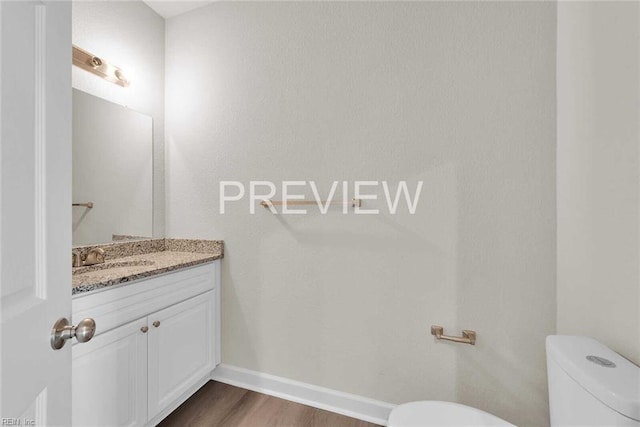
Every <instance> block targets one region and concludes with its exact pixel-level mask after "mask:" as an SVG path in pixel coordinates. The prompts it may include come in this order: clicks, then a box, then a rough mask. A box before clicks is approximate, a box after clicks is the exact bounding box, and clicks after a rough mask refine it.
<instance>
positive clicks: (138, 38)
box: [72, 1, 165, 237]
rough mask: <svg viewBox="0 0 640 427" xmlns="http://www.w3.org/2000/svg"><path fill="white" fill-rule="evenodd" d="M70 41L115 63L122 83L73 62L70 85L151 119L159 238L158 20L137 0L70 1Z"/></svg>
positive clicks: (160, 69)
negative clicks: (126, 81) (125, 79)
mask: <svg viewBox="0 0 640 427" xmlns="http://www.w3.org/2000/svg"><path fill="white" fill-rule="evenodd" d="M72 18H73V28H72V38H73V44H74V45H76V46H78V47H80V48H82V49H85V50H88V51H89V52H91V53H93V54H95V55H99V56H103V57H104V58H106V59H107V60H108V61H110V62H112V63H113V64H115V65H117V66H119V67H121V68H122V69H123V71H124V72H125V75H126V76H127V77H128V78H129V79H130V80H131V86H129V87H127V88H122V87H120V86H118V85H115V84H113V83H109V82H107V81H106V80H103V79H100V78H99V77H97V76H95V75H93V74H91V73H88V72H86V71H84V70H81V69H80V68H78V67H73V73H72V79H73V81H72V83H73V87H74V88H76V89H79V90H82V91H84V92H87V93H90V94H91V95H95V96H97V97H100V98H103V99H106V100H107V101H111V102H115V103H116V104H120V105H124V106H127V107H129V108H131V109H133V110H135V111H138V112H140V113H143V114H147V115H149V116H151V117H152V118H153V153H152V154H151V153H150V155H153V235H154V236H155V237H164V224H165V217H164V207H165V201H164V195H165V189H164V176H165V173H164V163H165V159H164V128H165V126H164V62H165V61H164V45H165V43H164V19H163V18H162V17H160V16H159V15H158V14H156V13H155V12H154V11H153V10H152V9H151V8H149V6H147V5H146V4H144V3H143V2H141V1H74V2H73V7H72Z"/></svg>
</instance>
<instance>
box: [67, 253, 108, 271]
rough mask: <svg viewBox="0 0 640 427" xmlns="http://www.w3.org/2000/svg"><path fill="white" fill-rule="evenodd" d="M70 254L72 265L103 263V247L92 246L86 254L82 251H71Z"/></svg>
mask: <svg viewBox="0 0 640 427" xmlns="http://www.w3.org/2000/svg"><path fill="white" fill-rule="evenodd" d="M71 254H72V257H73V261H72V265H73V266H74V267H82V266H86V265H94V264H103V263H104V249H102V248H93V249H91V250H90V251H89V252H88V253H86V254H83V253H82V251H73V252H71Z"/></svg>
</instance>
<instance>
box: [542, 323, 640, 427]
mask: <svg viewBox="0 0 640 427" xmlns="http://www.w3.org/2000/svg"><path fill="white" fill-rule="evenodd" d="M546 347H547V376H548V380H549V411H550V415H551V426H552V427H555V426H599V427H601V426H634V427H638V426H640V367H638V366H636V365H634V364H633V363H631V362H630V361H628V360H627V359H625V358H624V357H622V356H620V355H619V354H618V353H616V352H614V351H613V350H611V349H609V348H608V347H605V346H604V345H603V344H601V343H599V342H598V341H596V340H594V339H592V338H587V337H574V336H563V335H551V336H548V337H547V343H546Z"/></svg>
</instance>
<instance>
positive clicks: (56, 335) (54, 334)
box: [51, 317, 96, 350]
mask: <svg viewBox="0 0 640 427" xmlns="http://www.w3.org/2000/svg"><path fill="white" fill-rule="evenodd" d="M95 333H96V321H95V320H93V319H91V318H87V319H82V320H81V321H80V323H78V325H77V326H73V325H70V324H69V321H68V320H67V319H66V318H64V317H61V318H60V319H58V320H57V321H56V323H54V324H53V329H51V348H53V349H54V350H60V349H61V348H62V347H64V344H65V343H66V342H67V340H68V339H71V338H73V337H76V339H77V340H78V342H87V341H89V340H90V339H91V338H93V334H95Z"/></svg>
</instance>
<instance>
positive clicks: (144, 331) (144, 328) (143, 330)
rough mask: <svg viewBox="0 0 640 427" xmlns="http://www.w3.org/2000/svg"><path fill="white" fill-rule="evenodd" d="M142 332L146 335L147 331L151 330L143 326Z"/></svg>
mask: <svg viewBox="0 0 640 427" xmlns="http://www.w3.org/2000/svg"><path fill="white" fill-rule="evenodd" d="M140 330H141V331H142V333H143V334H146V333H147V331H148V330H149V327H147V326H143V327H142V328H140Z"/></svg>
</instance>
